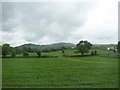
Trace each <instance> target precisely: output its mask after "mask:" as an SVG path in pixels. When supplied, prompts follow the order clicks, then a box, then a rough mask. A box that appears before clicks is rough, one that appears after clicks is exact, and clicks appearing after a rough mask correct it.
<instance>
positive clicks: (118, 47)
mask: <svg viewBox="0 0 120 90" xmlns="http://www.w3.org/2000/svg"><path fill="white" fill-rule="evenodd" d="M117 49H118V53H119V54H120V41H118V45H117Z"/></svg>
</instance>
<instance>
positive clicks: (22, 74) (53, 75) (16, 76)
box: [2, 52, 118, 88]
mask: <svg viewBox="0 0 120 90" xmlns="http://www.w3.org/2000/svg"><path fill="white" fill-rule="evenodd" d="M52 53H53V52H51V53H50V54H52ZM60 53H61V52H56V55H58V54H60ZM69 53H72V52H69ZM47 54H48V55H50V54H49V53H46V55H47ZM60 55H61V54H60ZM2 64H3V67H2V68H3V69H2V70H3V88H5V87H29V88H31V87H32V88H33V87H36V88H38V87H48V88H49V87H65V88H115V87H118V60H117V59H115V58H106V57H100V56H88V57H68V58H65V57H58V58H4V59H3V63H2Z"/></svg>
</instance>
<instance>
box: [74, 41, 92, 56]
mask: <svg viewBox="0 0 120 90" xmlns="http://www.w3.org/2000/svg"><path fill="white" fill-rule="evenodd" d="M91 46H92V44H91V43H90V42H88V41H83V40H82V41H80V42H79V43H78V44H77V45H76V49H77V50H79V52H80V53H81V54H82V55H84V53H88V52H89V50H90V49H91Z"/></svg>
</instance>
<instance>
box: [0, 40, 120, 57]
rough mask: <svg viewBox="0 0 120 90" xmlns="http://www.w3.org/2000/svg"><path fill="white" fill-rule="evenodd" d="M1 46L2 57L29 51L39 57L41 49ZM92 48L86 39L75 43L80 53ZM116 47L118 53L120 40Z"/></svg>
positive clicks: (93, 52)
mask: <svg viewBox="0 0 120 90" xmlns="http://www.w3.org/2000/svg"><path fill="white" fill-rule="evenodd" d="M1 48H2V57H6V55H11V57H16V54H23V57H28V56H29V52H35V53H36V54H37V56H38V57H41V52H44V51H42V49H35V48H34V49H32V48H31V47H27V48H26V47H21V48H18V47H11V46H10V44H3V45H2V46H1ZM91 48H92V44H91V43H90V42H88V41H83V40H81V41H80V42H79V43H78V44H76V48H75V49H77V50H78V51H77V52H79V53H81V55H84V54H85V53H89V51H90V49H91ZM117 49H118V53H120V41H119V42H118V45H117ZM58 50H61V51H62V53H63V54H65V50H66V48H65V47H61V49H58ZM96 54H97V51H96V50H92V51H91V55H96Z"/></svg>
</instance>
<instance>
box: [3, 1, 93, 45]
mask: <svg viewBox="0 0 120 90" xmlns="http://www.w3.org/2000/svg"><path fill="white" fill-rule="evenodd" d="M94 5H95V3H58V2H57V3H56V2H54V3H51V2H39V3H38V2H11V3H10V2H4V3H3V5H2V16H3V22H2V26H3V28H2V30H3V32H4V33H9V38H10V39H11V41H10V42H11V43H14V44H15V42H16V43H19V42H18V40H17V39H21V41H20V43H26V42H36V43H47V42H49V43H50V42H57V41H67V40H69V41H70V40H73V42H74V41H75V40H74V39H76V38H77V40H78V39H80V38H82V37H84V36H83V35H82V34H72V32H75V31H77V30H78V29H79V30H80V31H81V28H80V27H84V26H85V23H86V22H87V18H86V17H87V16H86V15H87V13H88V11H89V9H90V8H92V7H94ZM81 32H82V31H81ZM81 32H79V33H81ZM4 33H3V37H6V36H5V35H6V34H4ZM17 34H21V36H19V35H17ZM79 35H81V36H79ZM16 36H18V38H17V39H15V37H16ZM5 41H8V39H7V37H6V38H4V40H3V42H5Z"/></svg>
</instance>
